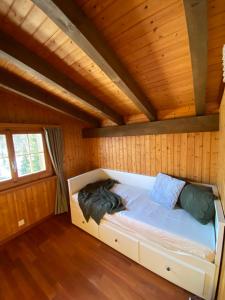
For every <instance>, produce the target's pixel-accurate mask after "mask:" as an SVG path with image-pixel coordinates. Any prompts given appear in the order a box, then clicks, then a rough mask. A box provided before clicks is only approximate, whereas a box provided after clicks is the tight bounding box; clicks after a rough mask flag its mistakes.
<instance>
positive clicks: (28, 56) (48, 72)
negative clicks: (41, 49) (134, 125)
mask: <svg viewBox="0 0 225 300" xmlns="http://www.w3.org/2000/svg"><path fill="white" fill-rule="evenodd" d="M0 59H2V60H5V61H10V62H12V63H13V64H15V65H16V66H17V67H18V68H20V69H22V70H25V71H27V72H28V73H30V74H32V75H34V76H36V77H38V78H40V79H41V80H44V81H46V82H48V83H49V84H51V85H52V84H53V85H57V86H59V87H60V88H63V89H64V90H66V91H67V92H69V93H70V94H71V95H72V96H73V97H74V98H76V99H79V100H80V101H82V102H83V103H85V104H86V105H88V106H89V107H91V108H94V109H97V110H98V111H100V112H101V113H102V114H103V115H104V116H105V117H106V118H108V119H110V120H111V121H113V122H114V123H116V124H119V125H121V124H123V123H124V122H123V117H122V116H121V115H119V114H118V113H117V112H116V111H114V110H113V109H111V108H110V107H109V106H107V105H105V104H104V103H102V102H101V101H100V100H99V99H98V98H96V97H95V96H93V95H90V94H89V93H88V92H87V91H86V90H84V89H83V88H81V87H80V86H78V85H77V84H76V83H75V82H74V81H72V80H71V79H70V78H68V77H67V76H66V75H64V74H63V73H61V72H60V71H59V70H57V69H55V68H54V67H53V66H52V65H50V64H48V63H47V62H46V61H45V60H44V59H42V58H41V57H39V56H38V55H36V54H34V53H33V52H31V51H30V50H28V49H27V48H25V47H24V46H23V45H21V44H20V43H18V42H16V41H15V40H14V39H13V38H11V37H9V36H7V35H6V34H4V33H3V32H0Z"/></svg>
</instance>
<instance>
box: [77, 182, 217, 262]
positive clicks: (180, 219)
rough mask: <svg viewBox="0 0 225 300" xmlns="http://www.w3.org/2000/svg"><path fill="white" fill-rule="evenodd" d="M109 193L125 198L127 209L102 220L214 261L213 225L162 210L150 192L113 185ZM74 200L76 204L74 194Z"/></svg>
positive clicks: (180, 211)
mask: <svg viewBox="0 0 225 300" xmlns="http://www.w3.org/2000/svg"><path fill="white" fill-rule="evenodd" d="M111 190H112V191H113V192H115V193H116V194H118V195H120V196H121V197H122V198H123V199H124V202H125V205H126V210H125V211H122V212H119V213H116V214H114V215H109V214H106V215H105V216H104V220H107V221H110V222H112V223H114V224H117V225H119V226H120V227H123V228H125V229H126V230H129V231H131V233H132V234H133V235H134V236H137V237H141V238H142V240H143V239H144V240H146V241H153V242H156V243H158V244H159V245H161V246H163V247H165V248H167V249H169V250H171V251H175V252H179V253H180V254H184V255H185V254H191V255H195V256H197V257H200V258H203V259H205V260H208V261H210V262H213V260H214V258H215V247H216V246H215V230H214V224H213V222H210V223H208V224H207V225H202V224H200V223H199V222H198V221H196V220H195V219H194V218H193V217H192V216H191V215H190V214H189V213H187V212H186V211H185V210H183V209H181V208H175V209H167V208H164V207H163V206H161V205H159V204H157V203H155V202H153V201H151V199H150V193H149V191H147V190H144V189H141V188H136V187H133V186H129V185H125V184H116V185H114V187H113V188H112V189H111ZM74 200H76V201H77V194H74Z"/></svg>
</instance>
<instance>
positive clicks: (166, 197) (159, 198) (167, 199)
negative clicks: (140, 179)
mask: <svg viewBox="0 0 225 300" xmlns="http://www.w3.org/2000/svg"><path fill="white" fill-rule="evenodd" d="M184 185H185V181H183V180H179V179H176V178H173V177H171V176H169V175H166V174H162V173H158V175H157V176H156V180H155V183H154V186H153V188H152V191H151V193H150V196H151V200H152V201H154V202H157V203H159V204H161V205H162V206H164V207H167V208H171V209H172V208H174V206H175V205H176V203H177V200H178V197H179V195H180V193H181V191H182V189H183V187H184Z"/></svg>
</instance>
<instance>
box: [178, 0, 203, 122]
mask: <svg viewBox="0 0 225 300" xmlns="http://www.w3.org/2000/svg"><path fill="white" fill-rule="evenodd" d="M183 3H184V10H185V15H186V23H187V30H188V37H189V48H190V54H191V63H192V74H193V75H192V76H193V85H194V97H195V107H196V115H198V116H199V115H203V114H204V112H205V103H206V84H207V63H208V61H207V60H208V17H207V5H208V1H205V0H183Z"/></svg>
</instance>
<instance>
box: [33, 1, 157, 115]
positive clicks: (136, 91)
mask: <svg viewBox="0 0 225 300" xmlns="http://www.w3.org/2000/svg"><path fill="white" fill-rule="evenodd" d="M32 1H33V2H34V3H35V4H36V5H37V6H38V7H39V8H41V9H42V10H43V11H44V12H45V14H46V15H47V16H48V17H49V18H51V19H52V21H53V22H54V23H55V24H56V25H58V26H59V28H60V29H61V30H62V31H64V32H65V33H66V34H67V35H68V36H69V37H70V38H71V39H72V40H73V41H74V42H75V43H76V44H77V45H78V46H79V47H80V48H81V49H82V50H83V51H84V52H85V53H86V54H87V55H88V56H89V57H90V58H91V59H92V60H93V61H94V62H95V63H96V64H97V65H98V66H99V67H100V68H101V69H102V70H103V72H104V73H105V74H106V75H107V76H108V77H109V78H110V79H111V80H112V81H113V82H114V83H115V84H116V85H117V86H118V87H119V88H120V89H121V90H122V91H123V92H124V94H126V95H127V96H128V97H129V98H130V99H131V100H132V101H133V102H134V103H135V105H136V106H137V107H138V108H139V109H140V111H141V112H143V113H144V114H145V115H146V116H147V117H148V119H149V120H155V119H156V113H155V110H154V108H153V106H152V105H151V103H150V101H149V99H147V97H146V95H145V94H144V92H143V91H142V89H141V88H140V86H139V85H138V84H137V82H136V81H135V80H134V78H133V77H132V76H131V75H130V74H129V72H128V70H127V69H126V68H125V67H124V66H123V64H122V63H121V61H120V60H119V58H118V57H117V56H116V54H115V53H114V51H113V50H112V49H111V47H109V46H108V45H107V43H106V41H105V39H104V38H103V37H102V36H101V34H100V33H99V32H98V31H97V29H96V28H95V26H94V24H93V23H92V22H91V21H90V20H89V19H88V18H87V16H86V15H85V14H84V13H83V11H82V10H81V9H80V7H79V6H77V5H76V3H75V1H74V0H67V1H61V0H32Z"/></svg>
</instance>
